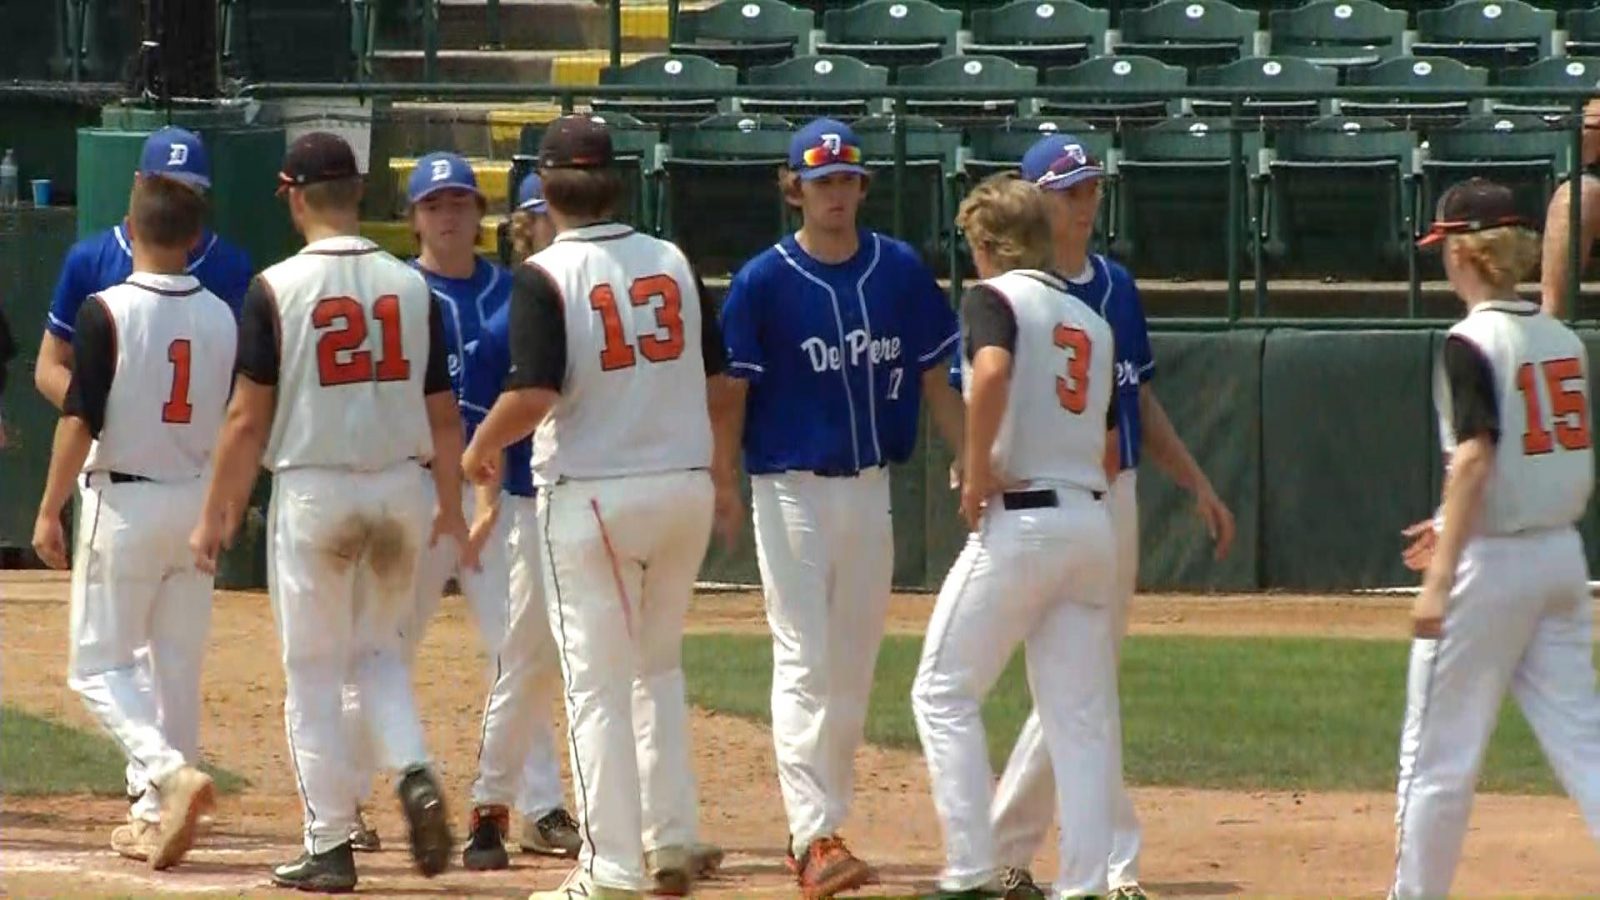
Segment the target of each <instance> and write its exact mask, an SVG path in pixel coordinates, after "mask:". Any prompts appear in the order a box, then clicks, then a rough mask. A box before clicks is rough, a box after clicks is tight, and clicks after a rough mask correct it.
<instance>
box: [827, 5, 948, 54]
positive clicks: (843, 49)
mask: <svg viewBox="0 0 1600 900" xmlns="http://www.w3.org/2000/svg"><path fill="white" fill-rule="evenodd" d="M960 28H961V13H959V12H957V11H955V10H953V9H944V8H942V7H939V6H937V5H935V4H933V3H930V2H928V0H866V2H865V3H862V4H860V5H858V6H852V7H850V8H848V9H830V10H828V11H827V12H826V13H824V14H823V17H822V30H823V39H822V40H821V41H819V42H818V43H817V52H818V53H839V54H844V55H846V56H856V57H860V58H861V59H862V60H864V61H866V62H869V63H873V64H874V65H881V66H887V67H888V68H889V69H890V70H891V71H892V70H894V69H896V68H899V67H900V66H916V65H922V64H923V63H930V62H933V61H934V60H936V59H938V58H939V57H941V56H945V55H948V54H951V53H954V52H955V50H956V33H957V32H958V31H959V30H960Z"/></svg>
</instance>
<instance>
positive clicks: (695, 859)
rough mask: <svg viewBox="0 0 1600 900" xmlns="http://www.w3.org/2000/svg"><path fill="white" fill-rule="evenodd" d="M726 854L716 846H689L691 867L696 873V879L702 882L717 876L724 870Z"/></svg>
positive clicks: (699, 844)
mask: <svg viewBox="0 0 1600 900" xmlns="http://www.w3.org/2000/svg"><path fill="white" fill-rule="evenodd" d="M725 855H726V854H724V853H723V851H722V848H721V847H718V846H717V845H716V844H704V843H696V844H691V845H690V846H689V867H690V869H692V870H693V871H694V878H695V880H696V881H700V880H703V879H706V878H710V877H712V876H713V875H716V874H717V870H718V869H720V868H722V860H723V858H724V856H725Z"/></svg>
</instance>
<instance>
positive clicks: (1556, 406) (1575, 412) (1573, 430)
mask: <svg viewBox="0 0 1600 900" xmlns="http://www.w3.org/2000/svg"><path fill="white" fill-rule="evenodd" d="M1538 369H1539V371H1541V372H1543V373H1544V385H1545V392H1546V393H1548V394H1549V395H1550V412H1551V413H1552V414H1553V415H1554V416H1555V422H1554V424H1555V434H1554V436H1552V435H1551V433H1550V429H1549V428H1546V427H1545V424H1544V411H1543V410H1542V409H1540V408H1539V386H1538V384H1537V383H1535V378H1534V364H1533V363H1523V364H1522V366H1521V368H1519V369H1517V390H1519V391H1521V392H1522V402H1523V409H1524V411H1525V413H1526V416H1527V419H1528V430H1527V431H1525V432H1523V435H1522V452H1523V453H1524V454H1526V455H1528V456H1542V455H1544V454H1546V453H1549V452H1550V451H1552V450H1554V449H1555V445H1556V444H1560V445H1561V447H1562V449H1564V450H1587V449H1589V401H1588V398H1586V397H1584V395H1583V388H1582V386H1581V384H1582V380H1583V366H1582V365H1581V364H1579V362H1578V360H1577V359H1575V358H1574V357H1571V356H1568V357H1565V358H1563V359H1552V360H1547V361H1545V362H1544V363H1541V364H1540V365H1539V366H1538ZM1569 381H1577V382H1579V384H1580V386H1579V387H1572V388H1569V387H1567V386H1566V383H1567V382H1569Z"/></svg>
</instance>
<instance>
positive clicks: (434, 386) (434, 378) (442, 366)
mask: <svg viewBox="0 0 1600 900" xmlns="http://www.w3.org/2000/svg"><path fill="white" fill-rule="evenodd" d="M446 343H447V342H446V341H445V339H444V313H443V312H441V311H440V309H439V298H438V297H435V296H434V295H433V292H432V291H429V292H428V368H427V370H426V371H425V372H423V374H422V396H424V397H428V396H432V395H434V394H439V393H443V392H445V391H450V390H453V388H452V386H451V384H450V348H449V347H447V346H446Z"/></svg>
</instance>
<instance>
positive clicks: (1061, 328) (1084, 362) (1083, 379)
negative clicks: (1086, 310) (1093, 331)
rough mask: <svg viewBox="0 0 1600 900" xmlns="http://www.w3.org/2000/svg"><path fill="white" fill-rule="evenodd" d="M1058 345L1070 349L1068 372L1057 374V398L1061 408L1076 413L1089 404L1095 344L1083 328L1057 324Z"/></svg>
mask: <svg viewBox="0 0 1600 900" xmlns="http://www.w3.org/2000/svg"><path fill="white" fill-rule="evenodd" d="M1055 339H1056V346H1057V347H1060V348H1061V349H1063V350H1066V351H1068V354H1069V355H1068V356H1067V374H1066V375H1065V376H1061V375H1057V376H1056V399H1057V400H1060V401H1061V408H1062V409H1064V410H1066V411H1067V412H1069V413H1073V414H1074V415H1076V414H1079V413H1082V412H1083V411H1084V409H1085V408H1086V407H1087V406H1088V405H1089V353H1090V352H1091V350H1092V349H1093V345H1091V344H1090V343H1089V335H1088V333H1086V332H1085V331H1084V330H1083V329H1081V328H1072V327H1070V326H1067V325H1057V326H1056V332H1055Z"/></svg>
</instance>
